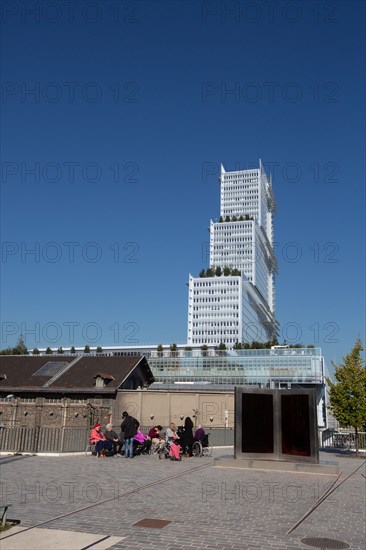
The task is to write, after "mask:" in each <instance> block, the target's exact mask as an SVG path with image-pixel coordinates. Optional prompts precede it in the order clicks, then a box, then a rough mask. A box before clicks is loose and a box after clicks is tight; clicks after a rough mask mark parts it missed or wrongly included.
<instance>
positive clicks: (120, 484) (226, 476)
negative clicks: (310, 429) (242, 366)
mask: <svg viewBox="0 0 366 550" xmlns="http://www.w3.org/2000/svg"><path fill="white" fill-rule="evenodd" d="M232 453H233V449H232V448H221V449H215V450H214V457H216V458H225V457H231V456H232ZM320 459H321V462H322V463H324V464H326V463H328V464H332V465H335V464H337V465H338V467H339V469H340V471H341V472H342V474H341V477H340V478H339V479H338V481H337V482H336V485H337V484H339V483H340V482H342V480H344V479H345V478H346V477H347V476H348V475H349V474H351V473H352V472H353V471H354V470H356V468H358V467H359V466H361V468H360V469H359V470H358V471H357V472H356V473H355V474H354V475H352V476H351V477H350V478H349V479H348V480H346V481H345V482H344V483H343V484H342V485H340V487H339V488H338V489H337V490H336V491H335V492H333V493H332V494H331V495H330V496H329V497H328V498H327V499H326V500H325V501H324V502H323V503H321V504H320V505H319V506H318V507H317V508H316V509H315V510H314V511H313V512H312V513H311V515H310V516H308V517H307V518H306V519H305V520H304V521H303V522H302V523H301V524H300V525H299V526H298V527H297V528H296V529H295V530H294V531H293V532H292V533H291V534H287V532H288V531H289V530H290V529H291V528H292V527H293V526H294V525H295V524H296V523H297V522H298V521H299V520H300V519H301V518H302V517H303V516H304V514H305V513H306V512H307V511H308V510H309V509H310V508H311V507H312V506H313V505H314V504H315V502H316V501H317V500H318V498H319V497H320V496H321V495H322V494H323V493H324V492H325V491H326V490H327V489H328V488H329V487H330V486H331V484H332V483H334V481H335V480H336V479H337V476H335V475H315V474H304V473H303V474H299V473H287V472H274V471H261V470H249V469H232V468H230V469H228V468H220V467H214V465H213V459H212V458H204V457H203V458H186V459H183V461H182V462H171V461H170V460H159V459H158V457H157V456H139V457H135V458H134V459H125V458H122V457H111V458H108V459H104V460H102V459H97V458H96V457H94V456H85V455H79V456H64V457H40V456H12V455H9V456H2V457H1V458H0V468H1V494H0V500H1V501H3V502H7V503H11V504H12V506H11V508H10V509H9V514H8V515H9V517H10V518H16V519H20V520H21V524H20V526H19V527H13V528H12V529H10V530H9V531H6V532H4V533H3V534H2V538H1V540H0V548H1V550H16V549H19V550H22V549H24V548H27V549H28V550H33V549H36V548H37V549H38V550H41V549H42V548H47V549H49V550H53V549H56V548H57V549H60V550H64V549H65V550H66V549H67V548H68V549H70V550H73V549H75V550H82V549H83V550H86V548H93V549H95V550H97V549H100V550H101V549H103V548H104V549H107V548H114V549H116V550H117V549H122V548H130V549H155V548H156V549H157V548H159V549H164V550H173V549H175V550H178V549H184V548H207V549H216V550H226V549H233V550H236V549H237V550H243V549H253V550H254V549H266V548H273V549H276V550H282V549H283V550H284V549H287V550H292V549H293V550H295V549H300V548H302V549H306V548H308V549H310V548H315V546H309V545H306V544H305V543H304V542H302V539H306V538H308V539H309V538H311V539H313V541H310V542H314V540H315V539H317V538H327V539H333V540H334V541H339V543H344V545H341V544H340V545H338V546H337V545H335V542H333V543H331V542H329V544H333V546H319V545H318V546H317V547H318V548H319V547H322V548H347V547H349V548H352V549H354V550H364V547H365V483H366V479H365V474H366V472H365V461H364V460H363V459H362V460H361V459H353V458H351V457H347V456H337V455H336V454H334V453H320ZM144 520H145V521H144ZM149 520H150V521H149ZM151 520H153V521H151ZM156 520H163V521H156ZM138 522H141V523H142V524H140V525H136V524H137V523H138ZM28 528H32V529H29V530H27V529H28ZM21 530H22V532H20V531H21ZM71 532H73V533H71ZM315 542H317V541H316V540H315ZM347 545H348V546H347Z"/></svg>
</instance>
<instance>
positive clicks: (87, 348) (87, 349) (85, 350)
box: [84, 344, 90, 353]
mask: <svg viewBox="0 0 366 550" xmlns="http://www.w3.org/2000/svg"><path fill="white" fill-rule="evenodd" d="M84 353H90V347H89V346H88V344H86V345H85V348H84Z"/></svg>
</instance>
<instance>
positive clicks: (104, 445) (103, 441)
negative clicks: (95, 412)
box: [89, 424, 112, 458]
mask: <svg viewBox="0 0 366 550" xmlns="http://www.w3.org/2000/svg"><path fill="white" fill-rule="evenodd" d="M89 441H90V444H91V445H95V450H96V451H97V455H98V457H99V458H105V453H106V451H111V450H112V442H111V441H109V440H108V439H107V438H106V437H105V435H104V433H103V432H102V430H101V425H100V424H94V427H93V428H92V430H91V432H90V436H89Z"/></svg>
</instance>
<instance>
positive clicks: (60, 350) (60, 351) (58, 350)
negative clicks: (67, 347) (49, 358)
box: [57, 346, 64, 355]
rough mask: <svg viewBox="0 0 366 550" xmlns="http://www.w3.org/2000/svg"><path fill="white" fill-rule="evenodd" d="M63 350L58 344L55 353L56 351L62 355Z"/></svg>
mask: <svg viewBox="0 0 366 550" xmlns="http://www.w3.org/2000/svg"><path fill="white" fill-rule="evenodd" d="M63 352H64V350H63V349H62V346H60V347H59V348H58V349H57V353H58V354H59V355H62V354H63Z"/></svg>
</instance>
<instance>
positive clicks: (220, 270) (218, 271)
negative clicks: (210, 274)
mask: <svg viewBox="0 0 366 550" xmlns="http://www.w3.org/2000/svg"><path fill="white" fill-rule="evenodd" d="M215 275H216V277H221V275H222V269H221V267H220V266H219V265H218V266H217V268H216V269H215Z"/></svg>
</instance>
